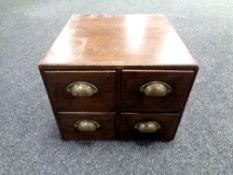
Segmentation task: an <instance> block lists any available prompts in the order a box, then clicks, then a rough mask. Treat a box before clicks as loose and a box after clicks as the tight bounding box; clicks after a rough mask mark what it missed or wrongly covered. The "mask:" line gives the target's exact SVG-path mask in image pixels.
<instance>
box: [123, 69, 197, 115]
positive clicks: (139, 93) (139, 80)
mask: <svg viewBox="0 0 233 175" xmlns="http://www.w3.org/2000/svg"><path fill="white" fill-rule="evenodd" d="M193 76H194V72H193V71H172V70H123V73H122V98H121V99H122V101H121V103H122V105H121V109H122V111H132V112H181V110H182V108H183V106H184V105H185V102H186V98H187V96H188V94H189V91H190V88H191V84H192V79H193Z"/></svg>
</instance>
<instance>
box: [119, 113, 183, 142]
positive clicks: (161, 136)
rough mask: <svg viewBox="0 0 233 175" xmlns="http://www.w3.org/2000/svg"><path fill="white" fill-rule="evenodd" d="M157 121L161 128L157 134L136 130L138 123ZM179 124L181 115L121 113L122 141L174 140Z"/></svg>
mask: <svg viewBox="0 0 233 175" xmlns="http://www.w3.org/2000/svg"><path fill="white" fill-rule="evenodd" d="M145 121H156V122H158V123H159V124H160V125H161V128H160V129H159V130H157V131H156V132H155V133H140V132H139V131H138V130H136V129H135V128H134V126H135V124H136V123H138V122H145ZM178 124H179V114H177V113H171V114H166V113H163V114H159V113H150V114H148V113H147V114H144V113H121V116H120V138H121V139H150V140H163V141H169V140H172V139H173V138H174V136H175V131H176V129H177V126H178Z"/></svg>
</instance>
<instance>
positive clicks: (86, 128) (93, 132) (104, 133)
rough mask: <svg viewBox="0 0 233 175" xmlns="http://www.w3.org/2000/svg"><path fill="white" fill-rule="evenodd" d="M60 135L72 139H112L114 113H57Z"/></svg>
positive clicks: (113, 135) (113, 133)
mask: <svg viewBox="0 0 233 175" xmlns="http://www.w3.org/2000/svg"><path fill="white" fill-rule="evenodd" d="M58 122H59V124H60V130H61V135H62V136H63V138H64V139H66V140H73V139H113V138H114V137H115V113H103V112H94V113H86V112H81V113H80V112H78V113H77V112H74V113H63V112H62V113H59V114H58Z"/></svg>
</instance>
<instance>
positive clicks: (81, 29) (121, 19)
mask: <svg viewBox="0 0 233 175" xmlns="http://www.w3.org/2000/svg"><path fill="white" fill-rule="evenodd" d="M174 65H177V66H179V65H182V66H184V67H185V66H186V68H191V67H192V66H193V65H197V63H196V61H195V59H193V57H192V55H191V54H190V52H189V51H188V49H187V48H186V46H185V45H184V43H183V42H182V40H181V39H180V37H179V36H178V35H177V33H176V32H175V30H174V28H173V27H172V26H171V25H170V23H169V21H168V20H167V18H166V17H165V16H163V15H73V16H72V17H71V18H70V20H69V21H68V23H67V24H66V25H65V27H64V29H63V30H62V32H61V34H60V35H59V36H58V38H57V39H56V41H55V42H54V44H53V45H52V47H51V48H50V49H49V51H48V53H47V54H46V56H45V57H44V59H42V60H41V61H40V64H39V66H40V67H43V68H47V69H51V68H57V67H59V68H62V69H70V68H77V67H80V66H174ZM190 66H191V67H190Z"/></svg>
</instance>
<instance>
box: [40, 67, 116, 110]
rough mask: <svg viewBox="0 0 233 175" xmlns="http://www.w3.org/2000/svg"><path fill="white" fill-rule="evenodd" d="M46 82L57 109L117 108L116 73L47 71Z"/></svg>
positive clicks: (112, 71) (111, 71)
mask: <svg viewBox="0 0 233 175" xmlns="http://www.w3.org/2000/svg"><path fill="white" fill-rule="evenodd" d="M44 75H45V81H46V82H45V83H46V85H47V90H48V93H49V96H50V100H51V102H52V104H53V106H54V108H55V110H56V111H59V112H64V111H72V112H75V111H96V112H99V111H103V112H107V111H114V110H115V91H116V72H115V71H114V70H109V71H45V73H44Z"/></svg>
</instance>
